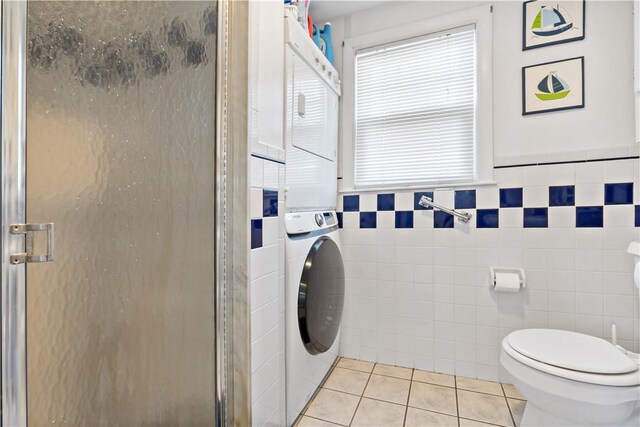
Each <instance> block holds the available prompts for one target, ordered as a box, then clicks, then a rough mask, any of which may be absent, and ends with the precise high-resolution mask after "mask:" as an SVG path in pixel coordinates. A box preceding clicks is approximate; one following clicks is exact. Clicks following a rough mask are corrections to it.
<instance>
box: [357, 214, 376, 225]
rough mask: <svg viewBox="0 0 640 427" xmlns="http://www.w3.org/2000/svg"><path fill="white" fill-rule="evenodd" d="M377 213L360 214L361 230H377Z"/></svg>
mask: <svg viewBox="0 0 640 427" xmlns="http://www.w3.org/2000/svg"><path fill="white" fill-rule="evenodd" d="M376 224H377V215H376V212H360V228H376Z"/></svg>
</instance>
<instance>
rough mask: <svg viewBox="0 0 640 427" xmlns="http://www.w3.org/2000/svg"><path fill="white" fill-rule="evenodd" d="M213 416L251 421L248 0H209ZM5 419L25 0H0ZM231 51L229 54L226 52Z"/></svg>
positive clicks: (22, 322) (23, 395) (15, 407)
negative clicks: (212, 35)
mask: <svg viewBox="0 0 640 427" xmlns="http://www.w3.org/2000/svg"><path fill="white" fill-rule="evenodd" d="M216 1H217V5H218V36H217V37H218V39H217V44H218V49H217V76H216V79H217V82H216V117H215V120H216V141H215V143H216V165H215V167H216V170H217V172H216V173H217V181H216V201H215V203H216V208H215V215H216V231H215V233H216V235H215V240H216V242H215V248H216V259H215V260H214V262H215V264H216V268H215V287H216V289H215V295H216V302H215V310H216V317H215V321H216V325H215V334H216V337H215V349H214V350H213V351H214V353H215V354H214V357H215V358H214V363H215V364H216V384H215V387H216V396H215V400H216V408H212V410H215V411H216V426H223V425H235V426H243V425H250V424H251V391H250V382H249V378H250V374H251V368H250V329H249V319H250V310H249V294H248V288H249V286H248V285H249V283H248V277H247V268H248V193H249V192H248V179H247V177H248V158H249V157H248V155H249V154H248V144H247V113H248V110H247V108H248V103H247V100H248V96H247V94H248V79H247V75H248V37H247V34H248V28H249V26H248V13H249V12H248V8H249V2H248V1H246V0H245V1H233V0H216ZM0 21H1V24H0V27H1V29H0V58H1V68H0V73H1V74H0V81H1V96H2V100H1V104H0V108H1V111H0V120H1V122H0V125H1V135H2V136H1V141H0V145H1V146H0V156H1V158H0V168H1V169H0V175H1V178H0V179H1V183H0V205H1V207H0V209H1V210H2V211H1V218H0V224H1V227H2V229H1V231H0V246H1V248H0V251H1V252H2V255H1V256H2V259H1V260H0V270H1V275H2V284H1V290H0V295H1V298H2V299H1V301H0V309H1V310H2V311H1V312H0V316H1V318H2V319H1V324H2V331H1V335H2V336H1V338H0V345H1V346H2V347H1V349H0V356H1V357H2V361H1V370H0V373H1V375H2V378H1V386H0V392H1V393H2V394H1V396H0V398H1V399H2V420H1V421H2V425H3V426H12V427H13V426H26V425H27V374H26V372H27V365H26V310H25V307H26V300H25V297H26V288H25V286H26V266H25V264H19V265H12V264H11V263H10V262H9V259H10V256H11V254H13V253H19V252H24V250H25V239H24V236H22V235H12V234H10V228H9V226H10V225H11V224H22V223H25V222H26V204H25V200H26V195H25V193H26V105H25V104H26V71H25V70H26V48H27V42H26V38H27V1H26V0H18V1H15V0H13V1H12V0H0ZM231 52H233V55H231Z"/></svg>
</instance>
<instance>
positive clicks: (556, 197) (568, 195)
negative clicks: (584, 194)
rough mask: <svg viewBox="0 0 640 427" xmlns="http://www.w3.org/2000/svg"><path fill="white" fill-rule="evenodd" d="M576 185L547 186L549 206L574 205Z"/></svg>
mask: <svg viewBox="0 0 640 427" xmlns="http://www.w3.org/2000/svg"><path fill="white" fill-rule="evenodd" d="M575 204H576V187H575V186H574V185H560V186H557V187H549V206H575Z"/></svg>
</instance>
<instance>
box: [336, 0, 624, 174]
mask: <svg viewBox="0 0 640 427" xmlns="http://www.w3.org/2000/svg"><path fill="white" fill-rule="evenodd" d="M488 3H490V2H486V1H477V2H473V1H471V2H469V1H467V2H458V1H449V2H447V1H414V2H398V1H393V2H388V3H386V4H384V5H382V6H378V7H374V8H371V9H367V10H364V11H360V12H357V13H355V14H353V15H351V16H343V17H340V18H335V19H333V20H332V24H333V33H334V46H335V49H336V58H337V59H336V67H337V68H338V70H339V71H341V67H342V49H341V47H342V40H344V39H348V38H350V37H355V36H362V35H365V34H368V33H372V32H375V31H378V30H380V29H386V28H393V27H396V26H401V25H403V24H405V23H409V22H415V21H420V20H425V19H429V18H433V17H437V16H440V15H444V14H448V13H452V12H455V11H459V10H462V9H466V8H469V7H474V6H477V5H478V4H488ZM493 3H494V17H493V28H494V31H493V42H494V50H493V60H494V63H493V105H494V115H493V117H494V158H495V163H496V165H505V164H520V163H532V162H536V163H537V162H546V161H557V160H569V159H586V158H587V157H590V158H594V157H610V156H624V155H628V154H629V152H630V150H631V152H632V153H634V152H635V153H637V146H635V145H634V142H635V136H634V95H633V2H632V1H631V0H627V1H587V5H586V7H587V9H586V18H587V22H586V29H585V33H586V38H585V40H582V41H577V42H572V43H566V44H561V45H556V46H551V47H544V48H539V49H533V50H529V51H526V52H523V51H522V33H521V31H522V23H521V22H522V2H521V1H496V2H493ZM336 10H339V5H337V4H336ZM574 56H584V57H585V108H584V109H581V110H569V111H565V112H556V113H547V114H539V115H533V116H526V117H524V116H522V115H521V84H522V83H521V78H520V75H521V68H522V67H523V66H527V65H533V64H537V63H542V62H549V61H554V60H559V59H563V58H569V57H574ZM343 167H350V165H344V166H343Z"/></svg>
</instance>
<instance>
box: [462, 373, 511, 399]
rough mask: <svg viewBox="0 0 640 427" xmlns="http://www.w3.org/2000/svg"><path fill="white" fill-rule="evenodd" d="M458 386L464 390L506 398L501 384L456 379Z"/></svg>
mask: <svg viewBox="0 0 640 427" xmlns="http://www.w3.org/2000/svg"><path fill="white" fill-rule="evenodd" d="M456 385H457V387H458V388H461V389H463V390H470V391H477V392H478V393H488V394H495V395H496V396H504V393H503V392H502V386H501V385H500V383H494V382H491V381H483V380H474V379H472V378H465V377H456Z"/></svg>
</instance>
